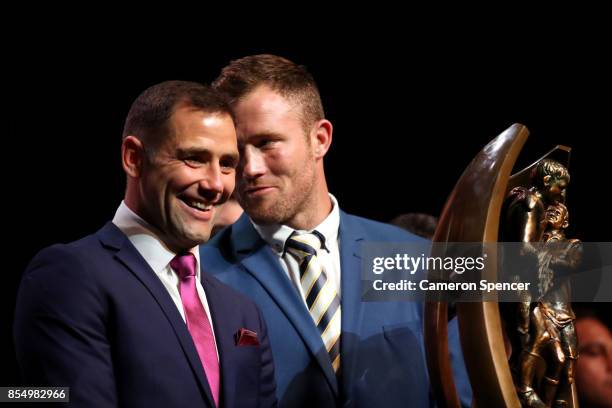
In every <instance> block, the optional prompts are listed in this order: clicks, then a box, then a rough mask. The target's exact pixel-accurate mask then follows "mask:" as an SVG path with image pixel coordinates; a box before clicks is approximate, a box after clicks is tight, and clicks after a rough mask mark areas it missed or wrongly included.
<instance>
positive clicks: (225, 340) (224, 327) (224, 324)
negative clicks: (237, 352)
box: [201, 273, 238, 407]
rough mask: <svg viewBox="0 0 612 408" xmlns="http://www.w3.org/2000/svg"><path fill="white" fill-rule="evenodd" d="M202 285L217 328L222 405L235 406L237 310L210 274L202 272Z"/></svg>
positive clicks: (216, 337) (214, 325)
mask: <svg viewBox="0 0 612 408" xmlns="http://www.w3.org/2000/svg"><path fill="white" fill-rule="evenodd" d="M201 281H202V286H203V287H204V291H205V292H206V300H207V301H208V307H209V308H210V315H211V316H212V320H213V322H212V324H213V327H214V330H215V341H216V342H217V350H218V351H219V365H220V369H221V394H222V397H221V399H220V400H221V401H222V403H221V405H222V406H226V407H233V406H234V405H235V404H234V393H235V392H236V373H234V370H235V369H236V367H238V364H237V363H235V362H234V361H233V356H232V351H233V350H234V348H235V347H236V346H235V341H234V338H233V335H232V330H233V329H235V327H233V324H234V323H235V322H236V321H237V319H236V318H234V315H235V311H234V308H233V306H234V305H233V304H232V303H231V302H227V301H226V299H224V298H223V296H222V294H221V293H220V292H219V290H218V289H217V282H216V281H215V280H213V279H210V277H209V276H208V275H206V274H205V273H202V278H201Z"/></svg>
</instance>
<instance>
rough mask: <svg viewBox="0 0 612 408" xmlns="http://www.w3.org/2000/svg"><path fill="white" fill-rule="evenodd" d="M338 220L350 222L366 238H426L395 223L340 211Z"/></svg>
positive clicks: (387, 239)
mask: <svg viewBox="0 0 612 408" xmlns="http://www.w3.org/2000/svg"><path fill="white" fill-rule="evenodd" d="M340 220H341V221H340V222H341V223H342V222H345V223H349V224H351V225H352V226H353V227H354V228H356V229H360V230H361V231H362V232H363V234H364V235H365V237H366V239H368V240H377V241H396V242H402V241H412V242H426V241H427V240H426V239H424V238H422V237H419V236H418V235H415V234H412V233H410V232H408V231H405V230H403V229H401V228H399V227H397V226H395V225H392V224H386V223H383V222H380V221H375V220H371V219H368V218H363V217H359V216H357V215H352V214H347V213H342V216H341V218H340Z"/></svg>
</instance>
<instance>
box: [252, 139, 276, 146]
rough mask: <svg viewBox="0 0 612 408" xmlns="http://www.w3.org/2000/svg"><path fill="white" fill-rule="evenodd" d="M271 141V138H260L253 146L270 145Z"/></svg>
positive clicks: (272, 141)
mask: <svg viewBox="0 0 612 408" xmlns="http://www.w3.org/2000/svg"><path fill="white" fill-rule="evenodd" d="M273 143H274V140H272V139H261V140H259V141H258V142H257V143H256V144H255V146H256V147H259V148H262V147H270V146H271V145H272V144H273Z"/></svg>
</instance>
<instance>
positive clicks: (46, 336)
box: [14, 222, 275, 408]
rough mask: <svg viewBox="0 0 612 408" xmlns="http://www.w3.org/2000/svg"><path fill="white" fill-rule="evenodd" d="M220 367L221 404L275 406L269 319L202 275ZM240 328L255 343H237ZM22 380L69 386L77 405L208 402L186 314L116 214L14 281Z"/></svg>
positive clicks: (47, 252)
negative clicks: (117, 222) (118, 224)
mask: <svg viewBox="0 0 612 408" xmlns="http://www.w3.org/2000/svg"><path fill="white" fill-rule="evenodd" d="M202 284H203V287H204V290H205V291H206V296H207V300H208V304H209V307H210V312H211V315H212V320H213V327H214V331H215V337H216V341H217V348H218V351H219V359H220V368H221V394H220V395H221V398H220V403H221V406H222V407H259V406H261V407H268V406H272V405H275V396H274V389H275V384H274V369H273V364H272V356H271V352H270V346H269V341H268V334H267V329H266V325H265V324H264V321H263V319H262V318H261V315H260V313H259V311H258V309H257V307H256V305H255V304H253V302H252V301H250V300H249V299H247V298H246V297H244V296H242V295H240V294H238V293H237V292H235V291H234V290H232V289H231V288H229V287H227V286H225V285H224V284H222V283H221V282H219V281H218V280H216V279H215V278H212V277H210V276H207V275H205V274H202ZM241 328H247V329H249V330H252V331H255V332H257V333H258V338H259V343H260V344H259V345H258V346H257V345H250V346H249V345H244V346H243V345H240V346H237V345H236V341H235V333H236V332H238V331H239V330H240V329H241ZM14 336H15V347H16V351H17V359H18V362H19V365H20V367H21V370H22V373H23V376H24V379H25V382H26V383H27V384H31V385H37V386H43V385H52V386H68V387H70V401H71V403H72V405H73V406H83V407H98V406H99V407H113V406H125V407H147V408H149V407H164V408H168V407H213V406H214V403H213V400H212V395H211V392H210V388H209V386H208V382H207V380H206V378H205V374H204V370H203V368H202V364H201V362H200V360H199V357H198V354H197V351H196V348H195V346H194V344H193V341H192V339H191V336H190V334H189V331H188V330H187V326H186V325H185V322H184V321H183V319H182V318H181V315H180V313H179V311H178V310H177V308H176V305H175V304H174V302H173V301H172V299H171V298H170V295H169V294H168V292H167V291H166V289H165V288H164V286H163V284H162V283H161V281H160V280H159V278H158V277H157V276H156V275H155V273H154V272H153V271H152V270H151V269H150V267H149V266H148V264H147V263H146V261H145V260H144V259H143V258H142V257H141V255H140V254H139V253H138V251H137V250H136V248H134V246H133V245H132V244H131V242H130V241H129V240H128V238H127V237H126V236H125V235H124V234H123V233H122V232H121V231H120V230H119V229H118V228H117V227H116V226H115V225H114V224H112V223H110V222H109V223H108V224H107V225H106V226H104V228H102V229H101V230H100V231H98V232H97V233H95V234H93V235H90V236H87V237H85V238H83V239H81V240H79V241H76V242H73V243H70V244H67V245H54V246H52V247H49V248H47V249H44V250H43V251H41V252H40V253H39V254H38V255H37V256H36V257H35V258H34V260H32V262H31V263H30V265H29V266H28V268H27V270H26V272H25V274H24V276H23V279H22V282H21V287H20V289H19V294H18V299H17V308H16V316H15V326H14Z"/></svg>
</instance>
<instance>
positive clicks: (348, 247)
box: [339, 211, 365, 393]
mask: <svg viewBox="0 0 612 408" xmlns="http://www.w3.org/2000/svg"><path fill="white" fill-rule="evenodd" d="M339 237H340V268H341V270H342V279H341V286H342V300H341V304H342V339H341V343H340V353H341V371H342V389H343V391H344V393H346V392H348V390H349V385H350V384H352V383H353V381H352V377H353V375H354V367H355V363H356V361H355V359H356V358H357V348H358V344H359V341H360V339H359V335H360V327H361V321H362V317H363V303H362V302H361V257H360V255H359V254H360V252H361V244H362V242H363V240H364V239H365V234H364V231H363V230H362V229H361V228H359V226H358V225H357V224H356V223H355V222H354V221H353V220H352V219H351V217H350V216H348V215H347V214H346V213H344V212H343V211H340V232H339Z"/></svg>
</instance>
